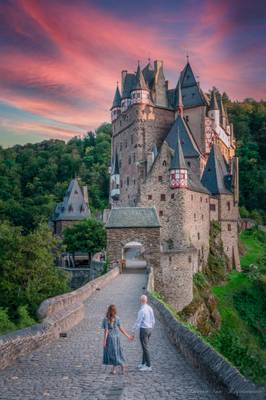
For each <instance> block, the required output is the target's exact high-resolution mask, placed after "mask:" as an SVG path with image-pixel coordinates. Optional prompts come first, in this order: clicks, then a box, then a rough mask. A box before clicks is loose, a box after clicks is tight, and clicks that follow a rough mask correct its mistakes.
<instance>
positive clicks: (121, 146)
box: [120, 142, 123, 151]
mask: <svg viewBox="0 0 266 400" xmlns="http://www.w3.org/2000/svg"><path fill="white" fill-rule="evenodd" d="M122 148H123V143H122V142H120V151H121V150H122Z"/></svg>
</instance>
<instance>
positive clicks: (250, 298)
mask: <svg viewBox="0 0 266 400" xmlns="http://www.w3.org/2000/svg"><path fill="white" fill-rule="evenodd" d="M241 241H242V242H243V244H244V246H245V248H246V254H245V255H244V256H242V257H241V266H242V268H244V269H245V273H240V272H236V271H234V272H231V273H230V274H229V275H228V279H227V282H226V284H224V285H222V286H216V287H213V288H212V290H213V293H214V295H215V297H216V299H217V300H218V309H219V312H220V314H221V318H222V324H221V329H220V330H218V331H216V332H214V333H213V334H212V335H211V337H209V338H208V340H209V341H210V342H211V343H212V344H213V346H214V347H215V348H217V350H219V351H220V352H221V353H222V354H223V355H224V356H225V357H227V358H228V359H229V360H230V361H231V362H232V363H233V364H234V365H235V366H236V367H237V368H238V369H239V370H240V371H241V372H242V373H243V374H244V375H245V376H248V377H250V378H251V379H253V380H254V381H256V382H258V383H262V384H266V379H265V377H266V340H265V337H266V335H265V333H266V317H265V309H266V254H265V243H266V235H265V234H264V233H263V232H262V231H261V230H259V229H258V228H257V227H254V228H252V229H249V230H246V231H243V232H242V233H241Z"/></svg>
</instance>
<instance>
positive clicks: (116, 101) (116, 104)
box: [112, 85, 121, 108]
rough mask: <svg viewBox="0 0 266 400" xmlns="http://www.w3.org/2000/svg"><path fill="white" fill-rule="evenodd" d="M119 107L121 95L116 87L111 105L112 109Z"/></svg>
mask: <svg viewBox="0 0 266 400" xmlns="http://www.w3.org/2000/svg"><path fill="white" fill-rule="evenodd" d="M120 106H121V95H120V91H119V87H118V85H117V87H116V91H115V95H114V100H113V104H112V108H114V107H120Z"/></svg>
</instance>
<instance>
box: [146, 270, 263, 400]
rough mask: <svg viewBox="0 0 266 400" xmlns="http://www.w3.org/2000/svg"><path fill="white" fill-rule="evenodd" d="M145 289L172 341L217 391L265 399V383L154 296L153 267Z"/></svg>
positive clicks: (233, 396) (227, 395) (241, 398)
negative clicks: (246, 372) (236, 364)
mask: <svg viewBox="0 0 266 400" xmlns="http://www.w3.org/2000/svg"><path fill="white" fill-rule="evenodd" d="M146 291H147V296H148V298H149V301H150V304H151V305H152V306H154V308H155V309H156V310H157V311H158V313H159V317H160V319H161V320H162V321H163V324H164V327H165V329H166V330H167V334H168V337H169V339H170V341H171V342H172V343H173V344H174V346H175V347H176V349H177V351H178V352H179V353H181V354H182V356H183V357H184V358H185V359H186V361H187V362H188V363H189V364H190V365H191V366H192V367H193V368H194V369H196V370H198V372H199V374H200V375H201V376H202V377H203V378H204V379H206V380H207V381H208V382H209V383H210V384H211V386H212V387H213V388H214V390H215V391H217V392H219V393H222V395H223V396H224V397H225V399H228V400H235V399H237V400H265V398H266V389H265V388H264V387H263V386H260V385H257V384H255V383H253V382H252V381H250V380H249V379H247V378H245V377H244V376H243V375H242V374H241V373H240V372H239V371H238V370H237V369H236V368H235V367H234V366H232V365H231V364H230V363H229V362H228V361H227V360H226V359H225V358H224V357H223V356H222V355H221V354H219V353H218V352H217V351H216V350H215V349H214V348H213V347H211V346H210V345H209V344H207V343H206V342H204V341H203V340H202V339H201V338H200V336H198V335H196V334H195V333H193V332H192V331H190V330H189V329H188V328H187V327H186V326H184V325H183V324H182V323H181V322H180V321H178V320H177V319H176V318H175V317H174V315H173V314H172V313H171V312H170V311H169V310H168V309H167V308H166V307H165V305H164V304H163V303H162V302H161V301H159V300H158V299H157V298H155V297H154V296H153V291H154V275H153V268H150V270H149V274H148V280H147V290H146Z"/></svg>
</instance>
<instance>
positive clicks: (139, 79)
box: [133, 64, 149, 90]
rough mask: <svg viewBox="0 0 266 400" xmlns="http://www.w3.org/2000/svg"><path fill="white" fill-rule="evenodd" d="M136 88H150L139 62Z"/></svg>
mask: <svg viewBox="0 0 266 400" xmlns="http://www.w3.org/2000/svg"><path fill="white" fill-rule="evenodd" d="M134 89H143V90H149V88H148V86H147V84H146V82H145V79H144V76H143V73H142V71H141V69H140V66H139V64H138V69H137V73H136V84H135V86H134V88H133V90H134Z"/></svg>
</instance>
